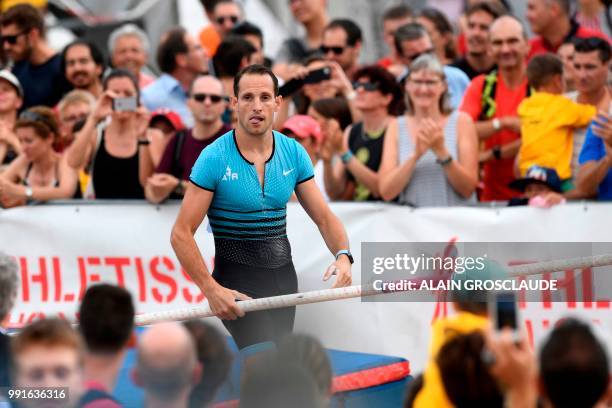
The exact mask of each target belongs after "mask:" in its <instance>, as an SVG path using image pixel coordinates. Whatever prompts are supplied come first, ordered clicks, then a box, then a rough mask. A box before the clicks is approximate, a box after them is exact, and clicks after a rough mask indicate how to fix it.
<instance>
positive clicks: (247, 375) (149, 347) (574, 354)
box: [0, 253, 612, 408]
mask: <svg viewBox="0 0 612 408" xmlns="http://www.w3.org/2000/svg"><path fill="white" fill-rule="evenodd" d="M465 273H466V275H465V276H461V277H459V278H458V279H471V278H474V277H475V276H476V274H477V275H478V276H480V277H482V276H483V274H485V275H486V276H490V277H501V276H505V275H504V274H505V272H504V271H503V269H502V268H501V267H500V266H499V265H498V264H496V263H495V262H492V261H488V262H487V263H486V266H485V269H484V270H483V271H480V270H477V269H473V270H467V271H466V272H465ZM18 288H19V278H18V267H17V264H16V262H15V261H14V260H13V259H12V258H10V257H8V256H6V255H4V254H2V253H0V295H1V296H0V322H3V323H2V324H0V390H7V389H8V388H7V387H11V388H19V387H60V388H65V389H66V390H67V391H68V395H69V398H68V399H67V400H64V401H62V402H61V406H62V407H68V408H73V407H75V408H76V407H82V408H102V407H104V408H116V407H122V406H123V405H122V403H121V401H120V400H119V399H118V396H117V395H116V394H115V391H116V390H117V385H118V384H117V383H118V379H119V376H120V372H121V371H122V370H125V369H126V367H127V369H129V370H130V377H131V380H132V382H133V383H134V384H135V385H136V386H137V387H140V388H141V389H142V390H143V394H144V395H143V398H144V406H146V407H176V408H183V407H184V408H187V407H190V408H191V407H194V408H195V407H198V408H202V407H214V406H216V405H215V401H216V400H218V393H219V390H220V389H221V387H222V385H223V384H224V383H226V382H227V381H229V377H230V372H231V366H232V362H233V360H234V359H236V358H238V359H240V360H241V366H242V373H241V381H240V383H241V385H240V396H239V405H238V404H236V403H234V405H231V406H240V407H245V408H251V407H257V408H259V407H261V408H276V407H278V408H280V407H287V406H294V407H304V408H325V407H329V406H330V403H331V400H332V397H333V395H334V390H333V386H332V380H333V372H332V366H331V363H330V360H329V355H328V353H327V352H326V350H325V349H324V347H323V345H322V344H321V343H320V342H319V341H318V340H317V339H316V338H314V337H312V336H307V335H301V334H292V335H288V336H286V337H284V338H282V339H280V340H279V341H278V342H277V343H260V344H255V345H252V346H249V347H247V348H246V349H243V350H242V351H241V352H240V353H238V354H234V353H232V352H231V351H230V345H229V343H228V340H229V337H225V336H224V335H223V334H222V333H221V332H220V331H218V330H217V329H216V328H215V327H214V326H212V325H210V324H209V323H206V322H205V321H202V320H191V321H187V322H184V323H176V322H173V323H161V324H155V325H152V326H150V327H147V328H146V329H145V330H144V331H140V332H137V330H136V328H135V323H134V318H135V305H134V301H133V299H132V296H131V295H130V293H129V292H128V291H127V290H126V289H124V288H122V287H119V286H115V285H111V284H105V283H98V284H94V285H92V286H90V287H89V288H87V290H86V291H85V293H84V295H83V299H82V301H81V305H80V307H79V313H78V324H77V325H76V327H73V326H71V325H70V324H69V323H68V322H66V321H65V320H60V319H58V318H49V317H47V318H45V319H42V320H37V321H35V322H33V323H30V324H28V325H26V326H25V327H22V328H21V329H20V330H18V331H17V332H16V333H13V335H7V331H6V326H5V324H6V321H7V319H6V318H7V316H8V314H9V313H10V312H11V308H12V307H13V305H14V302H15V300H16V298H17V292H18ZM450 296H451V297H450V300H451V302H452V305H453V306H454V309H455V313H454V314H452V315H451V316H450V317H445V318H439V319H438V320H436V321H435V323H434V324H433V326H432V328H431V344H430V347H429V357H428V362H427V364H426V366H425V368H424V370H423V372H422V373H420V372H413V373H412V375H413V377H414V378H413V379H411V380H410V381H409V382H408V383H407V386H406V389H405V392H404V394H405V400H404V407H406V408H409V407H416V408H419V407H434V406H435V407H449V408H452V407H493V408H495V407H500V408H501V407H511V408H535V407H538V406H541V407H551V408H555V407H557V408H561V407H572V408H574V407H606V406H610V405H609V404H610V403H612V384H611V383H610V362H609V354H608V353H609V345H606V343H605V342H603V341H602V339H601V338H600V336H599V335H598V334H596V333H597V331H596V329H594V328H593V327H592V326H591V325H590V324H589V323H586V322H584V321H582V320H578V319H576V318H573V317H567V318H564V319H561V320H559V322H558V323H557V324H556V325H555V326H554V327H553V328H552V329H551V330H550V332H549V333H548V334H547V336H546V337H545V338H544V339H543V341H542V343H541V344H540V345H539V346H538V348H537V350H534V347H533V346H532V345H530V344H529V342H528V341H527V337H526V334H525V333H524V332H522V331H519V332H513V331H512V330H511V329H508V328H505V329H502V330H497V329H493V328H492V327H493V325H492V322H491V320H492V318H491V317H490V316H489V310H490V308H489V307H488V305H487V302H482V294H481V293H475V292H470V291H465V290H459V291H453V292H451V293H450ZM517 333H518V334H517ZM130 349H134V350H135V359H131V360H126V356H127V354H128V351H129V350H130ZM126 361H128V362H126ZM126 364H127V365H126ZM2 387H5V388H2ZM6 396H7V395H6V394H3V391H0V406H3V407H4V406H7V407H10V406H9V405H3V398H5V397H6ZM36 404H37V402H36V401H35V400H32V401H27V400H26V401H23V405H22V404H21V402H20V405H19V406H20V407H21V406H23V407H37V406H39V405H36ZM219 406H224V405H219Z"/></svg>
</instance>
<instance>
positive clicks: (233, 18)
mask: <svg viewBox="0 0 612 408" xmlns="http://www.w3.org/2000/svg"><path fill="white" fill-rule="evenodd" d="M225 20H230V21H231V22H232V24H236V23H237V22H238V20H239V17H238V16H219V17H217V18H216V21H217V24H219V25H223V24H224V23H225Z"/></svg>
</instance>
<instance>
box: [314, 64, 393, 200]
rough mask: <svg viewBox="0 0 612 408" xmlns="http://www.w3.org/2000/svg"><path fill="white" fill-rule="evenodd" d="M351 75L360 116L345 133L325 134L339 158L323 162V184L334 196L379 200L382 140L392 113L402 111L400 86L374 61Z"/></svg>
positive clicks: (331, 195) (335, 197)
mask: <svg viewBox="0 0 612 408" xmlns="http://www.w3.org/2000/svg"><path fill="white" fill-rule="evenodd" d="M354 79H355V82H354V85H353V87H354V89H355V92H356V96H355V99H354V104H355V107H356V108H357V109H358V110H359V112H360V114H361V117H362V119H363V120H362V121H360V122H358V123H355V124H352V125H351V126H349V127H348V128H347V129H346V131H345V132H344V133H342V132H339V131H336V132H332V133H331V134H328V135H326V136H327V139H326V144H327V145H329V146H330V148H331V150H332V154H333V155H335V156H337V157H340V158H341V160H333V161H332V160H328V161H326V162H325V176H326V177H325V181H326V183H325V186H326V189H327V191H328V194H330V197H332V199H334V200H339V199H343V198H347V199H350V200H353V201H373V200H379V199H380V194H379V193H378V168H379V166H380V160H381V156H382V150H383V141H384V138H385V133H386V130H387V126H388V125H389V123H390V122H391V120H392V119H393V117H394V116H395V115H398V114H401V113H403V110H404V107H403V101H402V90H401V88H400V86H399V85H398V84H397V82H396V80H395V78H394V77H393V75H392V74H391V73H389V72H388V71H387V70H386V69H384V68H382V67H379V66H376V65H371V66H366V67H363V68H361V69H359V70H358V71H357V72H356V73H355V76H354Z"/></svg>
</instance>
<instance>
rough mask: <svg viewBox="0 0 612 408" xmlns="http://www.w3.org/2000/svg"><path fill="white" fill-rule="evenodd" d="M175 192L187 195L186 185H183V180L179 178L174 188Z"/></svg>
mask: <svg viewBox="0 0 612 408" xmlns="http://www.w3.org/2000/svg"><path fill="white" fill-rule="evenodd" d="M174 193H175V194H177V195H180V196H184V195H185V186H183V181H182V180H179V182H178V184H177V185H176V187H175V188H174Z"/></svg>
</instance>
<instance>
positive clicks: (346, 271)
mask: <svg viewBox="0 0 612 408" xmlns="http://www.w3.org/2000/svg"><path fill="white" fill-rule="evenodd" d="M234 95H235V96H234V97H233V98H232V106H233V108H234V110H235V111H236V112H237V116H238V121H237V126H236V129H235V130H233V131H231V132H228V133H226V134H225V135H223V136H221V137H220V138H218V139H217V140H216V141H215V142H214V143H213V144H211V145H210V146H208V147H207V148H206V149H204V150H203V151H202V153H201V154H200V157H199V158H198V160H197V161H196V163H195V165H194V166H193V170H192V172H191V176H190V180H191V184H190V185H189V186H188V187H187V191H186V193H185V198H184V199H183V205H182V207H181V210H180V213H179V215H178V218H177V220H176V223H175V225H174V228H173V230H172V238H171V242H172V246H173V248H174V250H175V251H176V254H177V256H178V259H179V260H180V261H181V264H182V265H183V267H184V268H185V270H186V271H187V273H188V274H189V275H190V276H191V278H192V279H193V281H194V282H195V283H196V284H197V285H198V287H199V288H200V290H201V291H202V292H203V293H204V295H205V296H206V298H207V299H208V302H209V305H210V308H211V309H212V311H213V313H215V314H216V315H217V316H218V317H220V318H221V319H224V320H223V323H224V325H225V327H226V328H227V329H228V330H229V332H230V333H231V335H232V337H233V338H234V340H235V341H236V344H237V345H238V348H240V349H243V348H245V347H247V346H250V345H253V344H256V343H262V342H267V341H278V340H279V339H280V338H281V337H283V336H284V335H286V334H289V333H291V331H292V330H293V322H294V319H295V307H288V308H283V309H273V310H265V311H259V312H250V313H248V314H247V315H246V316H245V314H244V311H243V310H242V309H241V308H240V307H239V306H238V305H237V303H236V299H241V300H245V299H249V298H250V297H252V298H261V297H268V296H276V295H284V294H289V293H295V292H297V288H298V284H297V283H298V282H297V276H296V272H295V268H294V266H293V261H292V259H291V246H290V245H289V240H288V239H287V229H286V228H287V202H288V201H289V200H290V198H291V195H292V193H293V192H294V191H295V193H296V195H297V198H298V200H299V202H300V204H301V205H302V206H303V207H304V209H305V210H306V212H307V213H308V214H309V216H310V217H311V218H312V219H313V220H314V222H315V223H316V224H317V226H318V227H319V231H321V235H322V236H323V238H324V240H325V243H326V244H327V246H328V248H329V250H330V252H331V253H332V254H335V258H336V259H335V262H334V263H332V265H330V267H329V268H328V269H327V271H326V272H325V275H324V277H323V280H324V281H326V280H328V279H329V278H330V277H331V276H332V275H333V274H336V275H337V277H336V282H335V284H334V287H342V286H347V285H350V283H351V264H352V262H353V257H352V255H351V253H350V251H349V248H348V238H347V235H346V232H345V231H344V227H343V226H342V223H341V222H340V220H339V219H338V217H336V216H335V215H334V214H333V213H332V212H331V210H330V209H329V207H328V205H327V203H326V202H325V200H324V199H323V195H322V194H321V191H320V190H319V189H318V187H317V185H316V184H315V181H314V175H313V169H312V162H311V161H310V158H309V157H308V153H306V150H305V149H304V148H303V147H302V146H301V145H300V144H299V143H298V142H297V141H296V140H295V139H291V138H288V137H287V136H285V135H283V134H281V133H278V132H274V131H272V125H273V122H274V114H275V113H276V112H278V110H279V109H280V104H281V100H282V97H280V96H279V95H278V80H277V78H276V76H274V74H273V73H272V71H271V70H270V69H269V68H266V67H264V66H263V65H251V66H249V67H246V68H244V69H243V70H241V71H240V72H239V73H238V75H236V78H235V80H234ZM206 215H208V219H209V222H210V226H211V228H212V232H213V235H214V237H215V269H214V271H213V274H212V276H211V275H210V274H209V272H208V269H207V267H206V264H205V263H204V260H203V258H202V255H201V253H200V251H199V250H198V246H197V244H196V241H195V239H194V234H195V232H196V230H197V229H198V227H199V226H200V223H201V222H202V220H203V219H204V217H205V216H206Z"/></svg>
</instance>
